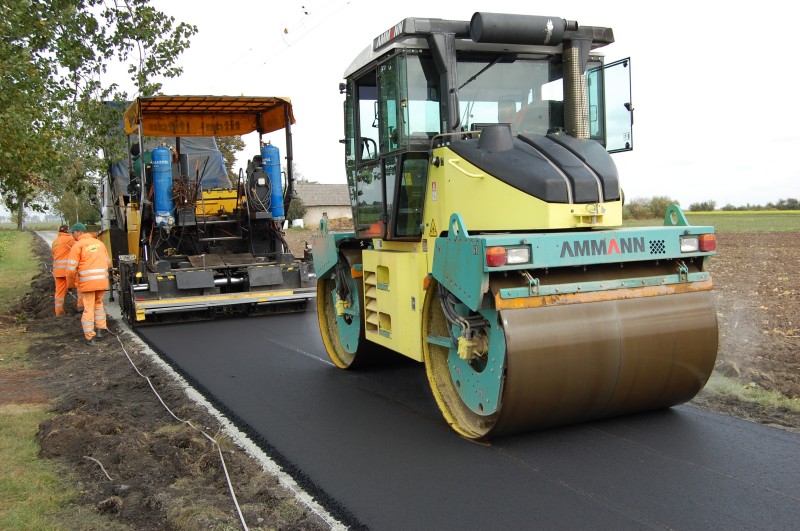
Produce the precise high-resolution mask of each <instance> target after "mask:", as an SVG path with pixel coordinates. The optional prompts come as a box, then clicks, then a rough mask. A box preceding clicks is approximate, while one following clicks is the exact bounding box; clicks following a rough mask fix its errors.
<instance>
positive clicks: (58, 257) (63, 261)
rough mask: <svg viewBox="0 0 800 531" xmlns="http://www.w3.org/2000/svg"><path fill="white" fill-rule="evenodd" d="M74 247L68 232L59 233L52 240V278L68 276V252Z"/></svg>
mask: <svg viewBox="0 0 800 531" xmlns="http://www.w3.org/2000/svg"><path fill="white" fill-rule="evenodd" d="M73 245H75V238H73V237H72V234H70V233H68V232H59V233H58V236H56V239H55V240H53V245H52V248H53V276H54V277H57V278H61V277H66V276H69V270H68V269H67V266H68V265H69V262H68V259H69V251H70V249H72V246H73Z"/></svg>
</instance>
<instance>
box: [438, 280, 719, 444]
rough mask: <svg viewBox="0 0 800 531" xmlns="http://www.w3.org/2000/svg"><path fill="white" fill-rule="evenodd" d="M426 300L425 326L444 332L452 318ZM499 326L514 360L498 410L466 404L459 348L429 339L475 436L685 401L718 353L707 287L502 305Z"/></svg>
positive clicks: (447, 403) (443, 390) (451, 396)
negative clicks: (455, 357)
mask: <svg viewBox="0 0 800 531" xmlns="http://www.w3.org/2000/svg"><path fill="white" fill-rule="evenodd" d="M428 299H429V300H428V302H426V308H425V311H426V314H427V317H428V319H427V329H426V332H427V333H429V334H436V333H441V332H442V330H443V329H444V328H443V327H445V326H446V322H445V319H444V317H443V315H442V314H441V311H440V310H438V309H437V308H438V304H437V303H436V301H431V299H435V297H428ZM430 302H433V304H430ZM428 304H430V306H429V305H428ZM500 328H501V329H502V333H504V335H505V345H506V351H505V358H506V360H505V361H506V368H505V374H504V380H503V386H502V391H501V397H500V403H501V405H500V407H499V410H498V412H497V413H495V414H493V415H487V416H483V415H479V414H477V413H475V412H474V411H472V410H470V409H469V408H467V407H465V406H464V404H463V402H462V401H461V399H460V397H459V396H458V390H457V388H456V387H457V384H454V383H453V381H452V378H451V377H450V373H449V371H448V370H447V363H448V362H447V358H448V356H449V355H452V353H449V352H448V350H447V349H446V348H444V347H440V346H437V345H431V344H427V345H426V347H425V355H426V366H427V367H428V377H429V381H430V383H431V388H432V390H433V392H434V396H435V397H436V400H437V402H438V403H439V405H440V407H441V409H442V411H443V413H444V414H445V417H446V418H447V419H448V421H449V422H450V423H451V425H452V426H453V428H454V429H456V431H458V432H459V433H461V434H462V435H464V436H466V437H469V438H482V437H487V436H489V435H492V436H496V435H501V434H509V433H515V432H521V431H528V430H534V429H539V428H546V427H550V426H555V425H560V424H568V423H574V422H582V421H586V420H591V419H599V418H605V417H611V416H615V415H622V414H627V413H634V412H640V411H647V410H652V409H658V408H664V407H670V406H673V405H676V404H680V403H682V402H685V401H687V400H690V399H691V398H692V397H693V396H694V395H695V394H697V392H698V391H699V390H700V389H702V387H703V385H705V382H706V381H707V380H708V378H709V376H710V374H711V371H712V370H713V367H714V362H715V360H716V353H717V322H716V312H715V310H714V306H713V301H712V297H711V294H710V293H709V292H700V293H688V294H680V295H670V296H657V297H644V298H638V299H626V300H613V301H603V302H594V303H584V304H567V305H560V306H552V307H545V308H531V309H521V310H504V311H502V312H500ZM497 354H498V353H492V352H490V353H489V356H492V355H497Z"/></svg>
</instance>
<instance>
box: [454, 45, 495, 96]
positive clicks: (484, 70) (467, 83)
mask: <svg viewBox="0 0 800 531" xmlns="http://www.w3.org/2000/svg"><path fill="white" fill-rule="evenodd" d="M503 57H505V55H504V54H501V55H498V56H497V57H495V58H494V59H493V60H492V62H491V63H489V64H488V65H486V66H484V67H483V68H481V69H480V70H479V71H478V72H477V73H476V74H475V75H474V76H472V77H471V78H469V79H468V80H466V81H464V84H463V85H461V86H460V87H458V90H461V89H462V88H464V87H466V86H467V85H469V84H470V83H472V82H473V81H475V80H476V79H478V76H479V75H481V74H483V73H484V72H486V71H487V70H489V69H490V68H491V67H493V66H494V65H496V64H497V63H499V62H500V59H502V58H503Z"/></svg>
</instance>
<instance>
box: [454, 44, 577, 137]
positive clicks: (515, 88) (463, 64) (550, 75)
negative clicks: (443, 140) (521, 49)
mask: <svg viewBox="0 0 800 531" xmlns="http://www.w3.org/2000/svg"><path fill="white" fill-rule="evenodd" d="M458 87H459V90H458V101H459V117H460V125H461V127H463V128H464V129H466V130H472V129H476V128H480V127H481V126H482V125H485V124H497V123H507V124H509V125H510V126H511V129H512V132H513V133H514V134H519V133H523V134H525V133H539V134H546V133H547V131H548V130H550V129H554V128H558V127H563V125H564V118H563V102H562V100H563V90H562V84H561V65H560V63H557V62H556V61H555V60H553V59H547V58H545V59H529V58H525V59H520V58H517V57H516V56H514V55H502V56H493V57H481V58H475V57H459V60H458Z"/></svg>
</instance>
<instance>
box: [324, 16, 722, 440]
mask: <svg viewBox="0 0 800 531" xmlns="http://www.w3.org/2000/svg"><path fill="white" fill-rule="evenodd" d="M612 42H614V36H613V31H612V29H611V28H605V27H596V26H583V25H580V24H579V23H578V22H576V21H571V20H565V19H562V18H558V17H549V16H535V15H520V14H500V13H484V12H478V13H475V14H474V15H473V16H472V17H471V19H470V20H469V21H459V20H442V19H431V18H406V19H404V20H402V21H400V22H399V23H398V24H396V25H394V26H392V27H391V28H389V29H388V30H386V31H385V32H383V33H381V34H380V35H378V36H377V37H376V38H375V39H374V40H373V42H372V45H371V46H368V47H367V48H366V49H365V50H364V51H363V52H362V53H361V54H360V55H359V56H358V57H357V58H356V59H355V61H354V62H353V63H352V64H351V65H350V66H349V67H348V68H347V70H346V71H345V75H344V78H345V81H344V82H343V83H341V84H340V86H339V89H340V92H341V93H342V94H343V95H344V126H345V127H344V140H343V143H344V146H345V150H344V151H345V168H346V174H347V183H348V188H349V192H350V200H351V205H352V211H353V219H354V226H353V229H352V230H350V231H347V232H338V231H334V230H331V229H330V228H329V227H328V225H327V222H326V220H325V219H323V220H322V221H321V222H320V227H319V231H317V235H316V237H315V240H314V245H313V253H314V256H313V259H314V270H315V271H316V273H317V278H318V281H317V297H316V301H317V313H318V318H319V327H320V332H321V336H322V340H323V343H324V345H325V349H326V350H327V353H328V355H329V356H330V358H331V360H332V361H333V363H334V364H335V365H336V366H337V367H339V368H342V369H356V368H357V367H361V366H364V365H367V364H370V363H371V362H373V361H374V360H377V359H379V358H385V356H386V352H387V351H392V352H395V353H399V354H402V355H403V356H407V357H409V358H412V359H414V360H417V361H419V362H421V363H423V364H424V366H425V370H426V374H427V378H428V380H429V383H430V388H431V391H432V394H433V398H434V399H435V401H436V404H437V405H438V407H439V409H440V410H441V413H442V415H443V417H444V420H445V421H446V422H447V423H448V424H449V425H450V426H451V427H452V428H453V430H455V431H456V432H457V433H458V434H460V435H461V436H463V437H465V438H468V439H475V440H481V439H489V438H492V437H496V436H501V435H509V434H513V433H519V432H525V431H532V430H537V429H543V428H547V427H552V426H557V425H564V424H570V423H579V422H585V421H589V420H594V419H601V418H606V417H612V416H617V415H624V414H630V413H634V412H642V411H648V410H654V409H660V408H667V407H670V406H673V405H676V404H680V403H682V402H685V401H687V400H690V399H691V398H692V397H694V396H695V395H696V394H697V392H698V391H699V390H700V389H702V387H703V386H704V385H705V383H706V381H707V380H708V378H709V376H710V373H711V371H712V369H713V366H714V362H715V359H716V353H717V338H718V333H717V320H716V313H715V309H714V305H713V300H712V294H711V289H712V280H711V276H710V274H709V272H708V270H707V264H708V260H709V259H710V257H711V256H713V255H714V254H715V252H716V237H715V231H714V227H711V226H692V225H691V224H690V223H689V222H688V220H687V218H686V216H685V215H684V213H683V212H682V211H681V210H680V208H679V207H678V206H677V205H673V206H670V207H669V208H668V209H667V210H666V212H664V222H663V224H656V225H655V226H643V227H623V223H622V210H623V199H624V196H623V191H622V187H621V184H620V180H619V175H618V171H617V168H616V165H615V164H614V161H613V159H612V157H611V154H612V153H618V152H624V151H628V150H631V149H632V148H633V136H632V125H633V117H632V113H633V105H632V102H631V90H630V87H631V81H630V59H629V58H628V59H623V60H619V61H614V62H606V61H604V58H603V56H602V55H601V54H600V53H599V52H598V49H600V48H602V47H603V46H605V45H608V44H610V43H612ZM622 156H624V155H622Z"/></svg>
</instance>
